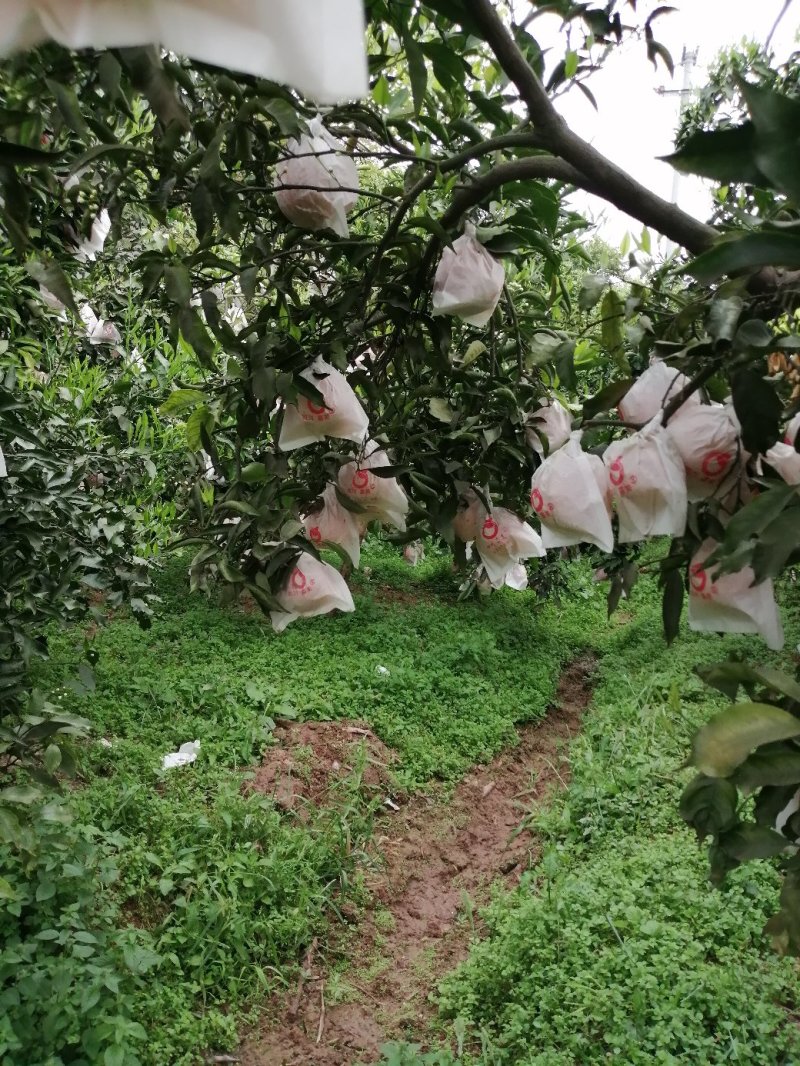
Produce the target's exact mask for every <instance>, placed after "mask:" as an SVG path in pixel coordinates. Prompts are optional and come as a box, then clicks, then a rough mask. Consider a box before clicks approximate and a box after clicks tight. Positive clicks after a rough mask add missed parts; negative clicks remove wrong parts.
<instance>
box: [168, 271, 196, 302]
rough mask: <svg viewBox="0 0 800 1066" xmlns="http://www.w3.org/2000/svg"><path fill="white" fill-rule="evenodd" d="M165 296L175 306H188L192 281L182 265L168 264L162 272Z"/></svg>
mask: <svg viewBox="0 0 800 1066" xmlns="http://www.w3.org/2000/svg"><path fill="white" fill-rule="evenodd" d="M164 284H165V286H166V290H167V296H169V298H170V300H174V301H175V303H176V304H181V306H188V304H189V301H190V300H191V298H192V279H191V277H190V276H189V271H188V269H187V268H186V265H185V264H184V263H170V264H169V266H168V267H167V268H166V270H165V271H164Z"/></svg>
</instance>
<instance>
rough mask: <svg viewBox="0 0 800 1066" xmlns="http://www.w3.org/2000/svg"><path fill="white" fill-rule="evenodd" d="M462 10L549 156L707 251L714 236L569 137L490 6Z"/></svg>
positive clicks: (478, 2)
mask: <svg viewBox="0 0 800 1066" xmlns="http://www.w3.org/2000/svg"><path fill="white" fill-rule="evenodd" d="M464 7H465V8H466V10H467V11H468V13H469V14H470V15H471V17H472V18H473V19H474V21H475V22H476V23H477V24H478V26H479V27H480V29H481V32H482V33H483V37H484V39H485V41H486V42H487V44H488V45H489V46H490V48H491V49H492V51H493V52H494V54H495V56H496V58H497V61H498V62H499V64H500V66H501V67H502V68H503V71H504V72H505V73H506V75H507V76H508V77H509V78H510V79H511V81H512V82H513V83H514V85H516V87H517V90H518V91H519V94H520V97H521V98H522V100H523V101H524V103H525V104H526V106H527V108H528V111H529V113H530V116H531V120H532V122H533V124H534V126H535V128H536V132H537V133H538V134H539V135H540V136H541V138H542V141H543V143H544V145H545V146H546V147H547V148H549V149H550V151H551V152H552V153H553V154H554V155H557V156H560V157H561V158H562V159H563V160H565V161H566V162H567V163H571V164H572V165H573V166H574V167H576V168H577V169H578V170H579V171H581V172H582V173H583V174H585V175H586V179H587V180H589V181H591V182H592V183H593V185H594V186H595V190H596V191H597V194H598V195H599V196H602V197H603V199H604V200H607V201H608V202H609V203H611V204H614V205H615V206H616V207H618V208H620V210H622V211H625V212H626V214H629V215H633V217H634V218H637V219H639V221H640V222H643V223H644V224H645V225H646V226H652V227H653V228H654V229H655V230H657V231H658V232H659V233H662V234H663V235H664V236H665V237H668V238H669V239H670V240H673V241H675V243H676V244H680V245H681V246H682V247H684V248H686V249H687V250H688V251H690V252H692V253H693V254H694V255H698V254H699V253H700V252H703V251H705V249H706V248H708V247H710V245H711V244H712V243H713V241H714V240H715V238H716V236H717V233H716V230H714V229H713V228H712V227H711V226H707V225H706V224H705V223H703V222H699V221H698V220H697V219H695V218H692V216H691V215H687V214H686V212H685V211H681V209H680V208H679V207H676V206H675V204H671V203H669V202H668V201H667V200H663V199H662V198H661V197H660V196H656V195H655V194H654V193H652V192H651V191H650V190H649V189H647V188H645V186H644V185H640V184H639V182H638V181H636V180H635V179H634V178H632V177H631V176H630V175H629V174H627V173H626V172H625V171H624V170H622V169H620V167H618V166H617V165H616V164H615V163H612V162H611V161H610V160H609V159H606V157H605V156H604V155H602V153H600V152H598V151H597V150H596V149H595V148H593V147H592V146H591V145H590V144H588V143H587V142H586V141H584V140H583V138H581V137H579V136H578V135H577V134H576V133H573V132H572V130H571V129H570V128H569V127H568V126H567V124H566V123H565V122H564V120H563V118H562V117H561V116H560V115H559V113H558V112H557V111H556V109H555V108H554V107H553V103H552V101H551V100H550V97H549V96H548V95H547V92H546V91H545V88H544V86H543V85H542V83H541V82H540V81H539V79H538V78H537V77H536V74H535V73H534V72H533V70H532V69H531V67H530V65H529V64H528V61H527V60H526V59H525V56H524V55H523V54H522V52H521V51H520V49H519V48H518V47H517V44H516V42H515V41H514V39H513V37H512V36H511V34H510V33H509V32H508V30H507V29H506V27H505V26H504V25H503V23H502V21H501V20H500V17H499V15H498V14H497V11H496V10H495V7H494V4H493V3H492V0H464Z"/></svg>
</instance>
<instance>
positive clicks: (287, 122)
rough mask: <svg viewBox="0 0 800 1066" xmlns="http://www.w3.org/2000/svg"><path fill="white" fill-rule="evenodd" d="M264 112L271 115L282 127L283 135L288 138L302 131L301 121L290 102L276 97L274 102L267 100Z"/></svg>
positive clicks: (263, 106)
mask: <svg viewBox="0 0 800 1066" xmlns="http://www.w3.org/2000/svg"><path fill="white" fill-rule="evenodd" d="M262 110H263V111H264V112H265V113H266V114H267V115H271V116H272V118H274V119H275V121H276V122H277V123H278V125H279V126H280V130H281V133H282V134H284V135H285V136H287V137H292V136H294V134H295V133H298V132H299V130H300V119H299V118H298V117H297V112H296V111H295V109H294V107H293V106H292V105H291V104H290V103H289V101H288V100H284V99H282V98H281V97H278V96H276V97H275V98H274V99H272V100H265V101H264V103H263V105H262Z"/></svg>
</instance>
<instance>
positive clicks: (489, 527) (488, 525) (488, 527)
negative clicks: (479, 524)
mask: <svg viewBox="0 0 800 1066" xmlns="http://www.w3.org/2000/svg"><path fill="white" fill-rule="evenodd" d="M499 532H500V527H499V526H498V524H497V522H495V520H494V519H493V518H492V517H491V515H490V516H489V517H488V518H487V519H486V521H485V522H484V523H483V529H482V530H481V536H482V537H483V538H484V540H494V539H495V537H496V536H497V534H498V533H499Z"/></svg>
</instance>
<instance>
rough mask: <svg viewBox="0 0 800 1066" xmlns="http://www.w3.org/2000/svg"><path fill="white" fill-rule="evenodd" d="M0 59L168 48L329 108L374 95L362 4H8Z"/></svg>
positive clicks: (108, 0) (275, 0)
mask: <svg viewBox="0 0 800 1066" xmlns="http://www.w3.org/2000/svg"><path fill="white" fill-rule="evenodd" d="M0 10H2V21H0V52H2V53H4V54H8V53H9V52H13V51H16V50H19V49H24V48H32V47H34V46H35V45H37V44H40V43H41V42H42V41H44V40H46V39H47V38H48V37H52V38H53V39H54V40H56V41H58V42H59V43H60V44H63V45H65V46H66V47H67V48H73V49H81V48H117V47H120V48H125V47H131V46H134V45H143V44H161V45H162V46H163V47H164V48H166V49H168V50H169V51H171V52H177V53H179V54H180V55H187V56H191V58H192V59H199V60H200V61H201V62H202V63H213V64H214V65H215V66H220V67H228V68H229V69H231V70H237V71H242V72H243V73H245V74H253V75H255V76H256V77H259V78H268V79H269V80H270V81H277V82H281V83H284V84H287V85H292V86H294V87H295V88H297V89H299V90H300V91H301V92H302V93H304V94H305V95H307V96H311V97H313V98H314V99H316V100H319V101H320V102H324V103H331V104H333V103H339V102H340V101H342V100H352V99H354V98H355V97H360V96H366V95H367V92H368V88H367V62H366V49H365V47H364V8H363V3H362V2H361V0H227V2H226V3H224V4H223V3H220V2H219V0H4V2H3V4H2V8H1V9H0Z"/></svg>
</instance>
